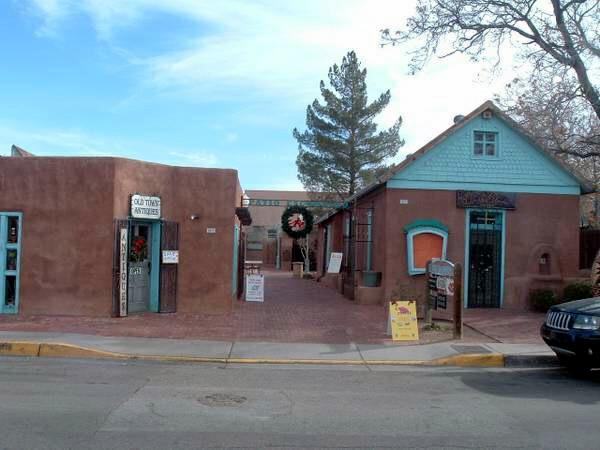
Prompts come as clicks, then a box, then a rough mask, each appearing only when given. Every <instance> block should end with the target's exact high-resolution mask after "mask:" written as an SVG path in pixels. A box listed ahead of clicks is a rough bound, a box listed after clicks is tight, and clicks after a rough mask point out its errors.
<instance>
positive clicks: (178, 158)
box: [168, 151, 218, 167]
mask: <svg viewBox="0 0 600 450" xmlns="http://www.w3.org/2000/svg"><path fill="white" fill-rule="evenodd" d="M169 155H170V156H172V157H173V158H169V160H168V161H169V163H171V164H174V165H192V166H199V167H214V166H216V165H217V162H218V158H217V156H216V155H215V154H213V153H208V152H182V151H172V152H169Z"/></svg>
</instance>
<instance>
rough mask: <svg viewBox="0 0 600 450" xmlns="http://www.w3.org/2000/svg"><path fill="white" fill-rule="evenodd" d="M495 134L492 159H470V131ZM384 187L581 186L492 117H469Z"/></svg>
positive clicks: (570, 190)
mask: <svg viewBox="0 0 600 450" xmlns="http://www.w3.org/2000/svg"><path fill="white" fill-rule="evenodd" d="M474 131H494V132H497V133H498V154H497V156H496V157H487V156H483V157H482V156H477V157H476V156H473V132H474ZM387 187H389V188H400V189H441V190H477V191H501V192H524V193H540V194H571V195H579V194H580V192H581V186H580V184H579V182H578V181H577V180H576V179H575V178H574V177H573V176H571V175H570V174H569V173H568V172H567V171H566V170H565V169H563V168H562V167H561V166H560V165H559V164H557V163H556V162H555V161H553V160H552V159H551V158H549V157H547V156H546V155H545V154H544V153H543V151H541V150H538V149H537V148H535V147H534V146H533V144H532V143H530V141H529V140H528V139H527V138H525V137H524V136H523V135H522V134H521V133H519V132H518V131H516V130H514V129H513V128H512V127H511V126H509V125H508V124H507V123H505V122H504V121H503V120H501V119H499V118H497V117H496V116H494V117H493V118H491V119H483V118H482V117H481V116H479V117H475V118H473V119H472V120H471V121H470V122H469V123H467V124H465V125H464V126H463V127H461V128H459V129H458V130H456V131H455V132H454V133H452V134H451V135H449V136H448V137H447V138H446V139H444V140H443V141H441V142H439V143H438V144H437V145H436V146H435V147H434V148H432V149H430V150H429V151H427V152H426V153H424V154H423V155H422V156H421V157H420V158H419V159H417V160H416V161H414V162H413V163H411V164H410V165H408V166H407V167H406V168H404V169H401V170H400V171H399V172H398V173H396V174H395V175H394V176H393V177H392V178H390V179H389V180H388V182H387Z"/></svg>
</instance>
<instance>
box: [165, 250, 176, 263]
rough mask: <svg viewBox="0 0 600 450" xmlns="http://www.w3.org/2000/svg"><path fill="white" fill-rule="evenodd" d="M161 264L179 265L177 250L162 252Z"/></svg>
mask: <svg viewBox="0 0 600 450" xmlns="http://www.w3.org/2000/svg"><path fill="white" fill-rule="evenodd" d="M162 262H163V264H179V250H163V251H162Z"/></svg>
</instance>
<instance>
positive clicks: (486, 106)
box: [379, 100, 594, 194]
mask: <svg viewBox="0 0 600 450" xmlns="http://www.w3.org/2000/svg"><path fill="white" fill-rule="evenodd" d="M487 110H491V111H492V112H493V113H494V115H495V116H497V117H499V118H500V119H501V120H503V121H505V122H507V123H508V125H510V127H511V128H513V129H514V130H516V131H518V132H519V133H520V134H522V135H523V136H524V137H525V138H526V139H527V140H528V141H530V142H531V144H533V146H534V147H535V148H536V149H538V150H539V151H541V152H542V153H544V155H546V156H547V157H548V158H550V159H551V160H552V161H554V162H555V163H556V164H558V165H559V166H560V167H561V168H562V169H563V170H564V171H566V172H567V173H568V174H570V175H571V176H572V177H573V178H575V179H576V180H577V182H578V183H579V184H580V186H581V190H582V192H583V193H584V194H589V193H591V192H593V191H594V188H593V187H592V186H591V185H590V182H589V181H588V180H587V179H586V178H585V177H584V176H583V175H581V174H580V173H579V172H578V171H577V170H575V169H574V168H573V167H571V166H569V165H567V164H566V163H565V162H564V161H563V160H561V159H560V158H558V157H557V156H556V154H555V153H553V152H551V151H550V150H548V149H546V148H545V147H544V146H543V145H541V144H540V143H539V142H538V141H537V140H536V139H535V138H534V137H533V136H532V135H531V134H530V133H529V132H527V131H526V130H525V129H524V128H523V127H522V126H521V125H520V124H518V123H517V122H516V121H514V120H513V119H512V118H510V117H509V116H508V115H507V114H506V113H504V111H502V110H501V109H500V108H498V107H497V106H496V104H495V103H494V102H492V101H491V100H488V101H486V102H484V103H482V104H481V105H480V106H479V107H477V108H476V109H474V110H473V111H471V112H470V113H469V114H467V115H466V116H465V117H464V118H462V119H461V120H460V121H457V122H456V123H454V124H453V125H452V126H451V127H449V128H447V129H446V130H445V131H443V132H442V133H440V134H439V135H437V136H436V137H435V138H433V139H432V140H431V141H429V142H428V143H427V144H425V145H424V146H423V147H421V148H420V149H419V150H417V151H416V152H415V153H413V154H412V155H409V156H408V157H407V158H406V159H405V160H404V161H402V162H401V163H399V164H396V165H395V166H393V167H392V168H390V170H389V171H388V172H387V173H386V174H385V175H384V177H382V179H380V180H379V181H380V182H386V181H388V180H389V179H390V178H392V177H393V176H394V175H395V174H397V173H398V172H400V171H402V170H403V169H405V168H406V167H408V166H409V165H411V164H412V163H413V162H414V161H416V160H417V159H419V158H420V157H421V156H423V155H424V154H425V153H427V152H428V151H430V150H431V149H433V148H434V147H436V146H437V145H438V144H439V143H440V142H442V141H443V140H444V139H446V138H447V137H448V136H450V135H451V134H452V133H454V132H455V131H457V130H459V129H461V128H462V127H464V126H465V125H466V124H467V123H469V122H470V121H471V120H472V119H474V118H476V117H478V116H479V115H480V114H482V113H483V112H484V111H487Z"/></svg>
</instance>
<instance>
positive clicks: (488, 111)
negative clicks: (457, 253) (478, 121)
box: [481, 109, 492, 119]
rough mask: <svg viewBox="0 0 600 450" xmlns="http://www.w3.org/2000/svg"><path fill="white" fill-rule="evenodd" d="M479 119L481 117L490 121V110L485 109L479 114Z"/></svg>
mask: <svg viewBox="0 0 600 450" xmlns="http://www.w3.org/2000/svg"><path fill="white" fill-rule="evenodd" d="M481 117H483V118H484V119H491V118H492V110H491V109H486V110H485V111H484V112H482V113H481Z"/></svg>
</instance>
